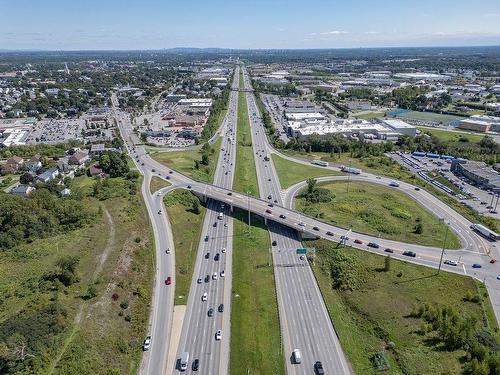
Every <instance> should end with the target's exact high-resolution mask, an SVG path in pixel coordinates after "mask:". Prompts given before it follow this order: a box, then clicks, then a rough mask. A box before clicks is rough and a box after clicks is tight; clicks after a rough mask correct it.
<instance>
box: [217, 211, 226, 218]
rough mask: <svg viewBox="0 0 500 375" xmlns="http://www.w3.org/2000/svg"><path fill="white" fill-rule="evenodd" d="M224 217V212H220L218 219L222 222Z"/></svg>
mask: <svg viewBox="0 0 500 375" xmlns="http://www.w3.org/2000/svg"><path fill="white" fill-rule="evenodd" d="M223 217H224V214H223V213H222V212H219V216H217V219H219V220H222V218H223Z"/></svg>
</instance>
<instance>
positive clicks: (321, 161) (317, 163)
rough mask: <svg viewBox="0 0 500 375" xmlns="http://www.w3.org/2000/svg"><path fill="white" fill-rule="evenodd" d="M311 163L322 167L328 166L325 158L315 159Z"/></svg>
mask: <svg viewBox="0 0 500 375" xmlns="http://www.w3.org/2000/svg"><path fill="white" fill-rule="evenodd" d="M311 164H316V165H319V166H320V167H328V162H326V161H323V160H313V161H312V162H311Z"/></svg>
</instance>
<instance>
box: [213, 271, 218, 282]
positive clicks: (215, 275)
mask: <svg viewBox="0 0 500 375" xmlns="http://www.w3.org/2000/svg"><path fill="white" fill-rule="evenodd" d="M212 280H217V272H214V274H213V275H212Z"/></svg>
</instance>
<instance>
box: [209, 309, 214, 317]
mask: <svg viewBox="0 0 500 375" xmlns="http://www.w3.org/2000/svg"><path fill="white" fill-rule="evenodd" d="M208 316H209V317H212V316H214V309H212V308H210V309H209V310H208Z"/></svg>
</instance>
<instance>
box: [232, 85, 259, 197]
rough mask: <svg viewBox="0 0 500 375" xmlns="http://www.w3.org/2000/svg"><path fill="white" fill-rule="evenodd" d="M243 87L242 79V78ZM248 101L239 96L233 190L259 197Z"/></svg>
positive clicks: (243, 95)
mask: <svg viewBox="0 0 500 375" xmlns="http://www.w3.org/2000/svg"><path fill="white" fill-rule="evenodd" d="M240 86H241V77H240ZM250 132H251V129H250V124H249V120H248V110H247V101H246V98H245V93H243V92H240V93H239V94H238V127H237V132H236V133H237V134H236V142H237V145H236V171H235V176H234V186H233V189H234V190H236V191H240V192H242V193H247V192H249V193H250V195H253V196H256V197H257V196H259V187H258V185H257V171H256V170H255V161H254V157H253V149H252V135H251V134H250Z"/></svg>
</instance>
